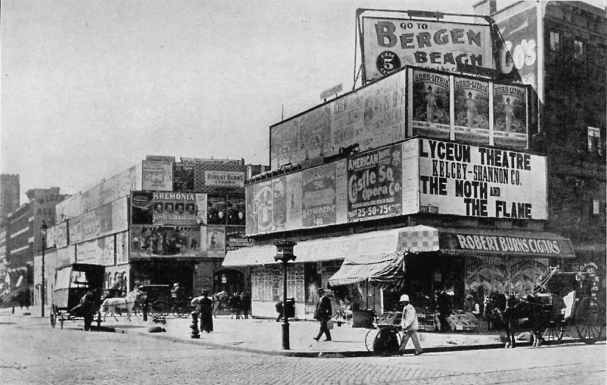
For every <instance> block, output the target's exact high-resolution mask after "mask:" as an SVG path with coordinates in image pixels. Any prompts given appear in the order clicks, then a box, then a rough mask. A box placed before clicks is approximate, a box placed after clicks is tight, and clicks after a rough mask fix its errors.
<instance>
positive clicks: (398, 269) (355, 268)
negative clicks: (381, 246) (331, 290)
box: [329, 252, 405, 287]
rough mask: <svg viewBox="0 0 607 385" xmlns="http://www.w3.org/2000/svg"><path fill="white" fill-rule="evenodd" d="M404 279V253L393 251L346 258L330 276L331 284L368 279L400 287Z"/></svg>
mask: <svg viewBox="0 0 607 385" xmlns="http://www.w3.org/2000/svg"><path fill="white" fill-rule="evenodd" d="M404 279H405V256H404V253H399V252H393V253H386V254H379V255H358V256H354V257H348V258H346V259H345V261H344V263H343V264H342V265H341V267H340V269H339V270H338V271H337V273H335V274H334V275H333V276H332V277H331V278H329V285H330V286H341V285H351V284H353V283H358V282H363V281H367V280H368V281H369V282H371V283H375V284H376V285H377V284H379V285H380V286H387V285H392V286H397V287H400V286H402V285H403V284H404Z"/></svg>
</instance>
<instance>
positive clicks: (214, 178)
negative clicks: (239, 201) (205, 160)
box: [204, 170, 245, 187]
mask: <svg viewBox="0 0 607 385" xmlns="http://www.w3.org/2000/svg"><path fill="white" fill-rule="evenodd" d="M244 174H245V173H244V172H239V171H211V170H209V171H205V172H204V181H205V185H206V186H210V187H213V186H214V187H244Z"/></svg>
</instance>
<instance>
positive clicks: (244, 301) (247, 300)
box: [240, 292, 251, 319]
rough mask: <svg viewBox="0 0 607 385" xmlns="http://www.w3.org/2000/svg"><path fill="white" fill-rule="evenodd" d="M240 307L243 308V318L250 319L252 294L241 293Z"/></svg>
mask: <svg viewBox="0 0 607 385" xmlns="http://www.w3.org/2000/svg"><path fill="white" fill-rule="evenodd" d="M240 307H241V308H242V318H244V319H249V311H251V296H250V295H248V294H245V293H244V292H243V293H240Z"/></svg>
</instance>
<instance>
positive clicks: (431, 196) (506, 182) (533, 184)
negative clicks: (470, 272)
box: [403, 139, 548, 220]
mask: <svg viewBox="0 0 607 385" xmlns="http://www.w3.org/2000/svg"><path fill="white" fill-rule="evenodd" d="M417 145H418V154H419V191H420V208H419V209H420V211H421V212H430V213H435V214H450V215H461V216H468V217H490V218H512V219H536V220H537V219H539V220H542V219H546V218H547V215H548V213H547V203H546V183H547V182H546V158H544V157H541V156H537V155H531V154H528V153H522V152H517V151H507V150H501V149H496V148H485V147H476V146H471V145H467V144H461V143H452V142H443V141H438V140H431V139H419V140H418V143H417ZM405 167H406V165H405ZM403 172H404V173H407V172H409V170H405V171H403ZM410 172H415V170H410Z"/></svg>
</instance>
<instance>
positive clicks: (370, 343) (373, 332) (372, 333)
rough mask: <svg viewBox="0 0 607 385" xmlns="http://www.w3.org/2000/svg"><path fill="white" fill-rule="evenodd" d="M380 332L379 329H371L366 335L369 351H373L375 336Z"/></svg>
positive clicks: (366, 345)
mask: <svg viewBox="0 0 607 385" xmlns="http://www.w3.org/2000/svg"><path fill="white" fill-rule="evenodd" d="M378 333H379V329H371V330H369V331H368V332H367V334H366V335H365V347H366V348H367V351H368V352H373V342H375V337H377V334H378Z"/></svg>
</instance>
